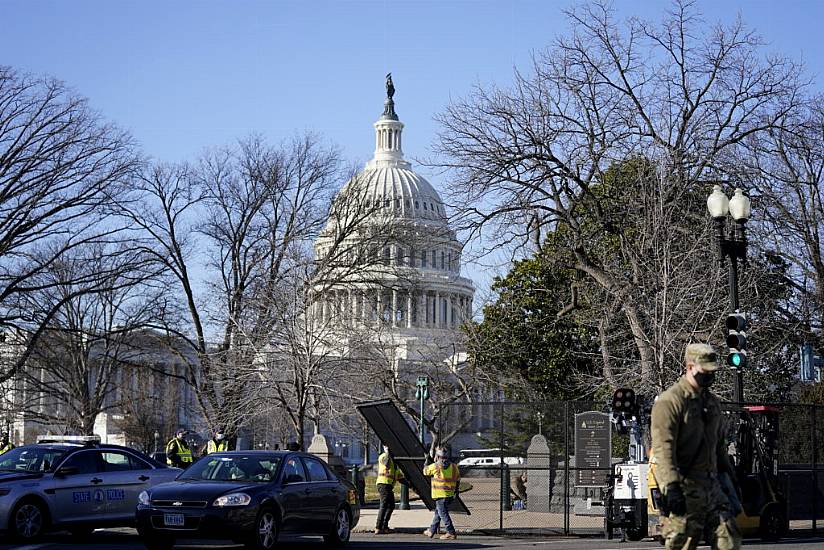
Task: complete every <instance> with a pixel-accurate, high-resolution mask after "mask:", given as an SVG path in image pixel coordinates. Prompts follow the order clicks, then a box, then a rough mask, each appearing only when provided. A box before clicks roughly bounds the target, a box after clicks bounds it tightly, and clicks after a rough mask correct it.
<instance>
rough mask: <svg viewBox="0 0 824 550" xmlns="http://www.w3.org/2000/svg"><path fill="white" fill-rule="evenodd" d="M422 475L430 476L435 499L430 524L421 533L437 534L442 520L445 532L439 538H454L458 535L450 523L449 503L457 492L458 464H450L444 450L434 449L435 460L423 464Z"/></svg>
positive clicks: (458, 479)
mask: <svg viewBox="0 0 824 550" xmlns="http://www.w3.org/2000/svg"><path fill="white" fill-rule="evenodd" d="M423 475H425V476H427V477H432V498H433V499H435V516H434V517H433V518H432V525H430V526H429V529H427V530H426V531H424V532H423V534H424V535H426V536H427V537H429V538H433V537H434V536H435V535H437V534H438V529H439V528H440V526H441V521H443V526H444V529H446V534H443V535H441V537H440V538H441V540H455V539H456V538H458V535H456V534H455V526H454V525H452V518H451V517H449V505H450V504H452V501H453V500H455V495H456V494H457V493H458V483H459V482H460V479H461V474H460V473H459V472H458V465H457V464H452V463H451V462H450V461H449V456H448V455H447V453H446V450H445V449H442V448H439V449H438V450H437V451H435V462H434V463H433V464H429V465H427V466H424V469H423Z"/></svg>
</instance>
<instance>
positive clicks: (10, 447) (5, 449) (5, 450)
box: [0, 441, 14, 455]
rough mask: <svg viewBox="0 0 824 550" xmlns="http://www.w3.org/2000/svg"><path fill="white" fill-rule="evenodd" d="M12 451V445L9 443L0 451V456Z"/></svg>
mask: <svg viewBox="0 0 824 550" xmlns="http://www.w3.org/2000/svg"><path fill="white" fill-rule="evenodd" d="M12 449H14V443H12V442H11V441H9V444H8V445H6V446H5V447H3V448H2V449H0V455H2V454H4V453H7V452H9V451H10V450H12Z"/></svg>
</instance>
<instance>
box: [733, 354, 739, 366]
mask: <svg viewBox="0 0 824 550" xmlns="http://www.w3.org/2000/svg"><path fill="white" fill-rule="evenodd" d="M731 360H732V365H733V366H734V367H740V366H741V354H740V353H733V354H732V357H731Z"/></svg>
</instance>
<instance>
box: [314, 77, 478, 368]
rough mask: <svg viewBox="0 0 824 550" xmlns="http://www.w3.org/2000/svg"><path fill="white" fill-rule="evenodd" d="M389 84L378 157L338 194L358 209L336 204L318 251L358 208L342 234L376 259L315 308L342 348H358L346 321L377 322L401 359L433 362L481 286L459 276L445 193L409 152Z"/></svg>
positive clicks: (325, 250)
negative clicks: (418, 169) (352, 225)
mask: <svg viewBox="0 0 824 550" xmlns="http://www.w3.org/2000/svg"><path fill="white" fill-rule="evenodd" d="M386 87H387V98H386V102H385V104H384V111H383V115H382V116H381V117H380V118H379V119H378V121H377V122H375V123H374V127H375V156H374V158H373V159H372V160H371V161H369V162H368V163H367V165H366V167H365V169H364V170H363V171H361V172H360V173H358V174H357V175H356V176H354V177H353V178H351V179H350V180H349V181H348V182H347V183H346V184H345V185H344V186H343V188H342V189H341V190H340V191H339V192H338V195H337V197H336V199H335V202H336V203H337V204H346V205H348V206H347V207H346V208H347V209H348V212H350V213H348V214H341V215H335V208H334V207H333V209H332V215H331V216H330V219H329V221H328V222H327V225H326V227H325V229H324V231H323V232H322V233H321V235H320V237H319V238H318V239H317V241H316V242H315V256H316V258H323V257H326V256H327V255H328V254H329V253H330V249H331V247H333V246H335V244H334V243H336V242H339V240H340V239H341V237H340V235H341V226H342V225H345V224H346V223H347V222H348V221H351V220H352V218H354V217H356V216H357V214H351V212H352V211H355V212H358V211H361V212H365V214H364V215H363V216H362V219H360V220H358V222H357V228H356V229H355V230H353V231H351V233H350V234H349V235H348V236H344V237H342V238H343V240H348V241H350V242H349V243H348V244H347V246H346V248H347V249H350V250H360V249H363V250H366V251H367V252H366V254H367V255H368V257H369V258H370V259H371V260H372V262H366V264H367V265H366V266H365V267H363V269H362V271H361V272H360V273H353V274H350V275H347V277H346V280H345V282H343V283H342V284H335V283H332V284H330V285H328V286H326V287H325V288H324V289H323V290H322V299H320V300H319V301H318V302H317V303H316V306H315V310H314V312H313V316H314V317H315V319H316V320H317V321H318V322H319V323H320V324H322V325H324V326H326V325H328V324H330V323H331V324H332V325H333V326H337V327H338V328H339V329H340V331H339V335H340V344H341V348H340V349H342V350H347V351H351V350H350V349H349V345H348V342H347V340H348V338H347V336H346V335H347V330H346V329H357V328H358V327H363V326H370V327H372V328H373V333H374V334H378V335H380V336H379V337H380V339H381V341H385V342H390V341H391V343H392V347H393V349H394V350H395V351H394V353H395V359H396V360H397V361H399V362H403V361H404V360H405V361H419V360H426V361H428V362H431V361H432V360H433V359H434V357H433V354H438V350H441V353H444V352H445V351H446V350H447V349H448V350H449V353H450V354H454V353H455V351H456V350H455V348H454V347H453V346H452V345H451V344H453V343H454V342H455V340H456V337H457V336H458V334H457V330H458V327H459V326H460V325H461V323H463V321H464V320H467V319H470V318H471V316H472V298H473V295H474V293H475V287H474V285H473V284H472V281H471V280H469V279H467V278H465V277H462V276H461V250H462V245H461V243H460V242H459V241H458V239H457V237H456V234H455V231H454V230H452V229H451V228H450V227H449V224H448V221H447V213H446V208H445V206H444V204H443V201H442V200H441V197H440V195H438V192H437V191H436V190H435V189H434V188H433V187H432V185H431V184H430V183H429V182H428V181H426V180H425V179H424V178H423V177H421V176H420V175H419V174H417V173H415V171H414V170H412V166H411V164H410V163H409V162H407V161H406V160H404V157H403V148H402V146H403V128H404V124H403V123H402V122H401V121H400V120H399V119H398V115H397V114H396V113H395V104H394V101H393V95H394V92H395V88H394V86H393V84H392V79H391V76H390V75H387V86H386ZM353 203H356V204H357V205H358V207H357V208H352V204H353ZM358 240H361V242H358ZM364 240H365V242H364ZM376 327H377V330H374V329H375V328H376ZM446 358H447V356H446V355H444V356H442V357H441V358H440V359H441V360H443V359H446Z"/></svg>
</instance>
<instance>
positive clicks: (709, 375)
mask: <svg viewBox="0 0 824 550" xmlns="http://www.w3.org/2000/svg"><path fill="white" fill-rule="evenodd" d="M692 376H693V378H695V383H696V384H698V385H699V386H701V387H702V388H709V387H710V386H712V383H713V382H715V371H712V372H694V373H692Z"/></svg>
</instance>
